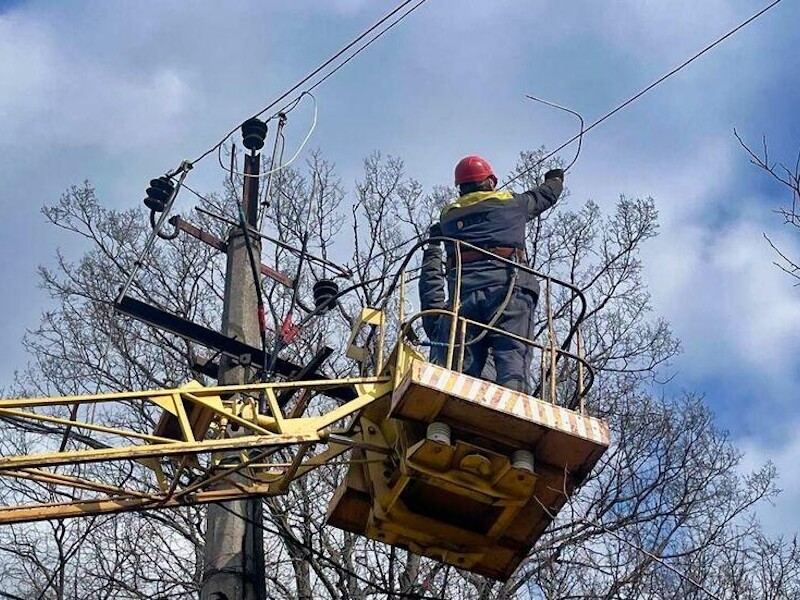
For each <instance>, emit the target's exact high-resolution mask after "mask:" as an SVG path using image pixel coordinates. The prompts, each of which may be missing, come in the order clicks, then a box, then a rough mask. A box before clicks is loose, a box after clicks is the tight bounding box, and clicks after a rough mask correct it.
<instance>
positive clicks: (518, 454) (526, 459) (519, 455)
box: [511, 450, 533, 473]
mask: <svg viewBox="0 0 800 600" xmlns="http://www.w3.org/2000/svg"><path fill="white" fill-rule="evenodd" d="M511 466H512V467H514V468H515V469H522V470H524V471H528V473H533V452H531V451H530V450H516V451H514V453H513V454H512V455H511Z"/></svg>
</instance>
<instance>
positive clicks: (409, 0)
mask: <svg viewBox="0 0 800 600" xmlns="http://www.w3.org/2000/svg"><path fill="white" fill-rule="evenodd" d="M412 1H413V0H404V1H403V2H401V3H400V4H398V5H397V6H395V7H394V8H393V9H392V10H391V11H389V12H388V13H386V14H385V15H384V16H383V17H381V18H380V19H379V20H378V21H376V22H375V23H374V24H373V25H371V26H370V27H369V28H368V29H367V30H365V31H364V32H363V33H361V34H360V35H359V36H357V37H356V38H354V39H353V40H352V41H350V42H349V43H348V44H347V45H346V46H344V47H343V48H341V49H340V50H339V51H337V52H336V53H335V54H333V56H331V57H330V58H328V59H327V60H325V61H324V62H323V63H322V64H320V65H319V66H317V67H316V68H315V69H314V70H312V71H311V72H310V73H309V74H308V75H306V76H305V77H303V78H302V79H301V80H300V81H298V82H297V83H295V84H294V85H293V86H292V87H291V88H289V89H288V90H287V91H285V92H284V93H283V94H281V95H280V96H278V98H276V99H275V100H273V101H272V102H270V103H269V104H267V105H266V106H265V107H264V108H262V109H261V110H260V111H258V112H257V113H256V114H255V115H253V116H254V117H260V116H261V115H263V114H264V113H265V112H267V111H268V110H270V109H272V108H274V107H275V106H277V104H278V103H279V102H281V101H283V100H285V99H286V98H288V97H289V96H290V95H291V94H292V93H293V92H295V91H297V90H298V89H300V88H301V87H302V86H303V85H305V83H306V82H308V81H310V80H311V79H313V78H314V77H315V76H317V75H318V74H319V73H320V72H322V71H323V70H325V69H326V68H327V67H328V66H330V65H331V64H333V63H334V62H335V61H336V60H337V59H338V58H339V57H341V56H342V55H344V54H345V53H346V52H347V51H348V50H350V49H351V48H352V47H353V46H356V45H357V44H358V43H359V42H360V41H361V40H363V39H364V38H366V37H367V36H369V34H371V33H372V32H373V31H374V30H376V29H377V28H378V27H380V26H381V25H383V24H384V23H385V22H386V21H388V20H389V19H391V18H392V17H393V16H394V15H396V14H397V13H398V12H400V11H402V10H403V9H404V8H405V7H406V6H408V5H409V4H411V3H412ZM426 1H427V0H417V3H416V4H415V5H414V6H412V7H411V8H410V9H409V10H408V11H406V12H405V13H403V14H401V15H400V16H399V17H398V18H397V19H395V20H394V21H393V22H392V23H390V24H389V25H388V26H386V27H385V28H384V29H382V30H381V31H379V32H378V33H377V34H376V35H374V36H373V37H372V38H370V39H369V40H367V42H365V43H364V44H363V45H362V46H361V47H360V48H358V49H357V50H356V51H355V52H353V53H352V54H350V56H348V57H347V58H346V59H345V60H344V61H343V62H341V63H340V64H339V65H337V66H336V67H335V68H334V69H333V70H332V71H330V72H329V73H327V74H326V75H325V76H324V77H323V78H322V79H320V80H319V81H317V82H316V83H315V84H314V85H312V86H311V87H309V88H308V89H307V90H305V91H307V92H310V91H313V90H314V89H315V88H317V87H318V86H320V85H321V84H322V83H323V82H325V81H326V80H327V79H328V78H330V77H331V76H332V75H333V74H334V73H336V72H337V71H338V70H339V69H341V68H342V67H344V66H345V65H346V64H347V63H349V62H350V61H351V60H353V59H354V58H355V57H356V56H358V55H359V54H360V53H361V52H362V51H363V50H365V49H366V48H367V47H369V46H370V45H371V44H372V43H374V42H375V41H376V40H378V39H379V38H381V37H382V36H383V35H384V34H385V33H387V32H388V31H389V30H390V29H392V28H393V27H394V26H395V25H397V24H398V23H400V22H401V21H402V20H403V19H405V18H406V17H407V16H408V15H410V14H411V13H412V12H414V11H415V10H417V8H419V7H420V6H422V5H423V4H424V3H425V2H426ZM301 95H302V94H301ZM290 104H291V102H290ZM238 128H239V126H238V125H237V126H236V127H234V128H233V129H231V131H229V132H228V133H227V134H226V135H225V136H224V137H223V138H222V139H221V140H219V141H218V142H217V143H216V144H214V145H213V146H211V148H209V149H208V150H206V151H205V152H203V153H202V154H200V155H199V156H198V157H197V158H195V159H194V160H193V161H191V163H192V164H195V163H198V162H200V161H201V160H203V159H204V158H205V157H206V156H208V155H209V154H211V153H212V152H214V151H215V150H217V148H219V147H220V146H221V145H222V144H224V143H225V140H227V139H228V138H229V137H230V136H231V135H233V134H234V133H236V130H237V129H238ZM176 173H177V171H176V172H175V173H172V174H173V175H174V174H176Z"/></svg>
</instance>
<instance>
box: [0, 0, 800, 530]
mask: <svg viewBox="0 0 800 600" xmlns="http://www.w3.org/2000/svg"><path fill="white" fill-rule="evenodd" d="M389 6H390V3H387V2H374V1H373V2H367V1H366V0H336V1H330V2H325V3H321V2H314V1H312V0H292V1H289V0H283V1H277V0H276V1H273V2H269V3H265V2H257V1H255V0H253V1H245V0H239V1H235V2H226V3H211V2H194V3H192V4H191V5H190V6H187V4H186V3H185V2H177V1H168V0H167V1H161V2H137V3H132V2H129V3H121V2H117V3H110V2H101V1H99V0H96V1H93V2H90V1H87V2H81V1H77V0H76V1H73V2H69V3H65V2H55V1H53V2H45V1H42V2H35V1H34V2H22V1H14V2H3V1H0V150H2V155H3V160H2V161H0V182H1V183H2V186H0V190H2V191H0V194H2V206H3V208H4V215H3V216H4V218H3V219H2V221H0V240H1V241H0V251H2V255H3V259H2V262H0V268H2V275H3V278H4V280H5V281H6V282H12V283H9V284H7V290H8V291H7V292H6V294H4V295H3V297H2V299H0V308H2V311H3V314H4V316H5V318H4V319H3V321H2V323H0V336H1V337H2V339H3V340H4V347H5V352H4V354H3V356H2V358H0V384H2V382H7V381H9V380H10V378H11V376H12V373H13V371H14V369H15V368H17V367H19V366H21V365H22V364H24V361H25V360H26V358H25V356H24V354H23V352H22V349H21V346H20V339H21V337H22V335H23V333H24V330H25V328H28V327H34V326H35V325H36V323H37V320H38V314H39V312H40V311H41V310H42V308H43V307H44V306H46V304H47V301H48V300H47V298H46V297H44V295H43V293H42V292H41V290H39V289H38V288H37V287H36V278H35V271H36V267H37V265H38V264H41V263H47V262H48V261H51V260H52V257H53V255H54V253H55V250H56V248H57V247H61V248H62V249H64V250H65V251H66V252H67V253H77V252H78V250H79V248H77V247H76V246H75V244H76V241H75V240H74V239H71V238H68V237H64V236H63V235H60V234H59V233H58V232H56V231H54V230H53V229H52V228H48V227H47V226H46V225H45V223H44V219H43V217H42V216H41V215H40V214H39V208H40V207H41V205H42V204H43V203H46V202H52V201H55V200H56V199H57V198H58V196H59V194H60V193H61V192H62V191H63V190H65V189H66V188H67V187H68V186H69V185H71V184H76V183H80V182H81V181H82V180H83V179H86V178H88V179H90V180H91V181H92V182H93V183H94V184H95V185H96V186H97V188H98V190H99V194H100V197H101V199H102V200H103V202H105V203H107V204H108V205H109V206H113V207H118V208H127V207H130V206H138V204H139V202H140V201H141V197H142V191H143V189H144V187H145V185H146V183H147V180H149V179H150V178H151V177H153V176H155V175H157V174H159V173H163V172H164V171H165V170H167V169H168V168H171V167H173V166H175V165H177V163H178V162H179V161H180V160H181V159H182V158H189V157H193V156H196V155H197V154H198V152H199V151H200V150H202V149H204V148H205V147H207V146H209V145H210V144H212V143H213V142H215V141H216V139H218V137H219V136H220V135H221V134H222V133H224V132H225V131H227V130H228V129H230V128H231V127H232V126H233V125H234V124H235V123H237V122H239V121H241V119H242V118H243V117H244V116H246V115H247V114H249V113H252V112H254V110H255V109H257V108H259V107H260V106H262V105H263V104H265V103H266V100H269V99H271V98H273V97H275V96H276V95H277V94H278V93H279V92H281V91H283V90H284V89H286V88H287V87H288V86H289V85H290V84H292V83H293V82H294V81H295V80H296V79H298V78H299V77H300V76H301V75H302V74H304V73H306V72H307V71H308V70H309V69H310V68H311V67H312V66H314V65H316V64H317V63H318V62H319V61H320V60H321V59H323V58H325V57H327V56H328V55H329V54H330V53H331V52H332V51H334V50H335V49H337V48H338V47H340V46H341V45H342V44H343V43H344V42H345V41H347V40H349V39H350V38H351V37H353V36H354V35H355V34H356V33H358V32H360V31H361V30H363V29H364V28H365V27H366V26H368V25H369V24H371V23H372V22H373V21H374V20H375V19H376V18H377V17H378V16H379V15H380V14H382V13H383V12H385V11H386V10H387V9H388V7H389ZM761 6H763V4H762V3H760V2H753V1H749V0H748V1H744V0H706V1H704V2H702V3H698V2H695V1H694V0H674V1H673V2H663V1H655V0H614V1H608V2H594V3H572V4H570V5H567V6H565V3H559V2H552V1H550V2H547V1H539V2H531V1H528V0H492V1H491V2H489V1H486V0H484V1H483V2H477V1H475V0H465V1H460V2H458V3H454V2H448V1H445V0H429V1H428V3H427V4H426V5H425V6H424V7H423V8H421V9H420V10H419V11H417V12H416V13H415V14H414V15H413V16H412V17H410V18H409V19H408V20H407V21H406V22H404V23H403V24H402V25H401V26H399V27H397V28H395V30H393V31H392V32H391V33H390V34H389V35H388V36H386V37H385V38H384V39H383V40H382V41H381V42H380V43H379V44H377V45H376V46H374V48H373V49H371V50H370V51H369V52H367V53H365V54H364V55H362V56H360V57H359V58H358V59H356V61H354V62H353V63H352V64H351V65H349V66H348V67H346V69H345V70H343V71H341V72H340V73H339V74H337V76H335V77H334V78H333V79H331V80H330V81H329V82H327V83H326V84H325V85H324V86H323V87H321V88H320V89H319V91H318V93H317V97H318V99H319V125H318V127H317V129H316V131H315V133H314V136H313V138H312V141H311V144H310V145H311V146H312V147H317V148H320V149H321V150H322V151H323V152H324V154H325V155H326V156H328V157H330V158H331V159H333V160H334V161H335V162H336V164H337V166H338V168H339V171H340V173H341V174H342V176H343V180H344V182H345V184H346V185H348V186H351V188H352V184H353V183H354V181H355V178H356V177H357V176H358V173H359V172H360V169H361V161H362V159H363V158H364V157H365V156H366V155H367V154H369V153H370V152H371V151H373V150H376V149H378V150H381V151H382V152H385V153H392V154H395V155H398V156H401V157H402V158H404V159H405V161H406V164H407V167H408V170H409V172H410V173H412V174H414V175H415V176H416V177H417V178H418V179H419V180H420V181H421V182H422V183H423V184H424V185H426V186H432V185H434V184H441V183H449V180H450V177H451V169H452V165H453V164H454V163H455V161H456V160H457V159H458V158H459V157H460V156H462V155H464V154H468V153H473V152H479V153H482V154H484V155H486V156H487V157H488V158H489V159H491V161H492V162H493V163H494V165H495V167H496V168H497V169H498V171H499V172H501V173H507V172H508V171H509V170H510V169H511V168H512V166H513V163H514V160H515V157H516V153H517V152H518V151H519V150H520V149H523V148H532V147H536V146H539V145H540V144H545V145H548V146H550V147H555V146H557V145H559V144H560V143H561V141H563V140H564V139H566V138H568V137H570V136H571V135H572V133H573V132H574V127H575V125H574V123H573V121H572V120H571V118H570V117H568V116H567V115H563V114H561V113H559V112H557V111H553V110H551V109H548V108H546V107H542V106H538V105H534V104H532V103H530V102H529V101H527V100H525V99H524V94H525V93H532V94H535V95H538V96H541V97H544V98H548V99H550V100H553V101H556V102H559V103H562V104H565V105H567V106H570V107H572V108H574V109H576V110H578V111H580V112H581V113H583V115H584V117H585V118H586V119H587V121H591V120H593V119H594V118H596V117H598V116H600V115H601V114H603V113H604V112H606V110H608V109H609V108H610V107H611V106H613V105H615V104H616V103H618V102H619V101H621V100H623V99H625V98H626V97H628V96H629V95H630V94H632V93H633V92H635V91H636V90H638V89H639V88H641V87H642V86H644V85H646V84H647V83H649V82H650V81H652V80H653V79H655V78H656V77H658V76H659V75H661V74H662V73H663V72H665V71H667V70H669V69H670V68H671V67H672V66H674V65H675V64H677V63H679V62H681V61H682V60H683V59H684V58H686V57H687V56H689V55H690V54H692V53H693V52H694V51H696V50H697V49H699V48H701V47H702V46H704V45H705V44H706V43H708V42H709V41H711V40H712V39H713V38H715V37H716V36H717V35H719V34H720V33H722V32H723V31H726V30H727V29H729V28H730V27H732V26H733V25H735V24H737V23H738V22H739V21H741V20H743V19H744V18H745V17H747V16H749V15H750V14H752V13H754V12H755V11H756V10H758V9H759V8H760V7H761ZM799 18H800V6H798V4H797V3H796V2H791V0H784V2H782V3H781V4H780V5H778V6H777V7H776V8H775V9H773V10H772V11H771V12H769V13H768V14H767V15H765V16H764V17H763V18H762V19H760V20H759V21H757V22H756V23H754V24H752V25H751V26H750V27H748V28H747V29H745V30H744V31H742V32H740V33H739V34H737V36H736V37H734V38H732V39H730V40H728V41H727V42H726V43H725V44H724V45H722V46H720V47H719V48H717V49H715V50H714V51H713V52H712V53H711V54H709V55H707V56H705V57H703V58H702V59H700V61H698V62H696V63H694V64H693V65H692V66H691V67H689V68H688V69H687V70H685V71H683V72H681V73H680V74H679V75H678V76H676V77H674V78H673V79H671V80H669V81H668V82H667V83H665V84H664V85H662V86H661V87H659V88H657V89H656V90H654V91H653V92H652V93H651V94H649V95H647V96H645V97H644V98H642V99H641V100H640V101H639V102H637V103H636V104H635V105H633V106H631V107H630V108H629V109H627V110H626V111H625V112H623V113H621V114H619V115H618V116H616V117H615V118H614V119H613V120H611V121H609V122H607V123H606V124H604V125H602V126H601V127H600V128H598V129H597V130H596V131H593V132H592V133H591V134H589V136H587V139H586V141H585V149H584V151H583V153H582V155H581V159H580V161H579V162H578V164H577V165H576V167H575V168H574V169H573V170H572V171H571V172H570V177H569V182H568V183H569V186H570V189H571V191H572V200H571V202H575V203H577V202H579V201H580V202H582V201H584V200H586V199H589V198H591V199H593V200H595V201H596V202H598V203H599V204H600V205H601V206H603V207H606V208H610V207H611V206H613V203H614V202H615V201H616V199H617V198H618V196H619V194H621V193H624V194H626V195H630V196H636V195H639V196H652V197H654V198H655V200H656V202H657V206H658V207H659V210H660V213H661V216H662V229H661V236H660V237H659V238H658V240H656V241H655V242H654V243H652V244H651V245H650V246H649V247H648V249H647V252H646V269H647V271H646V272H647V279H648V281H649V283H650V285H651V290H652V293H653V301H654V305H655V307H656V309H657V310H658V311H659V312H660V313H661V314H663V315H664V316H665V317H666V318H667V319H669V320H670V321H671V323H672V324H673V326H674V328H675V332H676V334H677V335H678V336H679V337H680V338H681V339H682V340H683V348H684V353H683V354H682V355H681V357H680V358H679V359H678V360H676V361H675V363H674V365H673V371H674V372H676V373H677V377H676V378H675V380H674V383H673V384H672V385H673V386H674V387H675V389H686V390H691V391H696V392H700V393H703V394H705V395H706V398H707V400H708V402H709V404H710V405H711V406H712V408H713V409H714V410H715V412H716V414H717V415H718V422H719V423H720V424H721V425H722V426H724V427H726V428H728V429H729V430H730V432H731V437H732V438H733V439H734V440H735V441H736V442H737V443H738V444H739V445H740V446H741V447H742V448H743V449H745V450H746V452H747V454H746V460H745V462H746V465H755V464H758V463H759V462H762V461H764V460H767V459H772V460H774V461H775V462H776V464H777V465H778V468H779V470H780V472H781V485H782V487H784V488H785V489H786V493H785V494H784V496H783V498H782V499H781V500H780V501H779V503H778V505H777V506H776V508H774V509H765V510H764V511H763V516H764V519H765V520H766V521H767V523H768V524H769V525H770V526H771V527H773V529H774V530H776V531H777V530H780V528H781V527H786V526H787V524H791V529H792V530H796V529H798V528H799V527H798V526H800V522H798V520H797V516H796V514H795V512H794V511H793V510H792V506H793V505H795V504H796V503H797V501H800V474H799V473H796V472H795V471H796V469H794V463H795V462H796V461H797V459H798V458H800V435H798V434H796V431H798V430H800V417H796V416H795V415H794V412H795V411H794V405H795V402H796V398H797V395H798V394H797V391H796V390H797V387H798V384H799V383H800V381H798V379H800V375H798V372H799V370H798V358H797V356H798V355H799V354H798V352H797V350H798V347H799V346H800V343H798V342H799V340H798V331H800V302H798V291H797V289H795V288H793V287H792V283H791V281H790V280H789V279H788V278H787V277H785V276H783V275H781V273H780V272H779V271H778V270H777V269H775V268H774V267H772V266H771V263H772V260H773V256H772V255H771V252H770V250H769V248H768V246H767V245H766V242H765V241H764V239H763V237H762V233H764V232H767V233H769V235H770V236H772V237H774V238H775V239H777V240H779V241H780V242H781V243H782V244H783V245H784V247H785V248H786V249H787V250H788V251H789V252H792V251H794V252H795V254H796V255H798V256H800V243H798V240H797V238H796V236H793V235H792V232H791V231H788V230H785V229H783V228H782V227H781V226H780V222H779V220H778V218H777V217H776V216H775V215H773V213H772V212H771V211H772V210H773V209H775V208H777V207H778V206H780V205H781V204H783V203H784V202H786V201H787V200H788V196H787V195H786V194H785V193H784V191H783V190H782V189H780V188H779V187H777V186H776V185H774V184H772V183H771V182H770V181H769V180H768V179H767V178H766V177H764V176H763V175H762V174H761V173H759V172H758V171H757V170H755V169H754V168H753V167H751V166H750V165H749V164H748V161H747V158H746V156H745V155H744V153H743V152H742V151H741V150H740V149H739V148H738V146H737V143H736V141H735V139H734V138H733V136H732V128H733V127H734V126H735V127H737V129H738V130H739V131H740V132H741V133H742V135H744V136H745V138H746V139H749V140H753V141H755V142H757V141H758V140H759V139H760V136H761V135H762V133H763V134H765V135H767V137H768V139H769V142H770V145H771V146H772V148H773V150H774V155H775V156H776V157H778V156H783V157H785V158H786V159H787V160H793V159H794V157H795V156H796V152H797V150H798V147H799V146H800V113H798V111H797V110H796V107H797V106H798V104H800V71H798V68H797V67H798V63H797V55H798V54H797V47H798V41H800V39H798V38H799V37H800V35H798V33H797V27H796V23H797V22H799V21H798V19H799ZM248 76H249V77H250V78H251V81H250V83H248V84H247V85H243V82H244V81H245V79H246V78H247V77H248ZM303 111H305V112H303ZM294 115H297V116H294V117H293V121H292V123H291V126H290V129H289V130H288V133H289V138H290V140H293V141H295V142H296V141H299V139H300V138H302V136H303V135H304V134H305V127H306V126H307V124H308V120H309V119H310V111H309V110H308V108H307V107H306V108H304V109H301V110H298V111H297V112H296V113H294ZM291 145H292V142H291V141H290V143H289V146H291ZM220 181H221V172H220V171H219V170H218V169H217V168H215V166H214V164H213V161H212V160H209V161H206V162H204V163H202V164H201V165H200V166H199V167H198V168H197V170H196V171H195V172H193V173H192V182H193V183H194V185H195V186H197V187H198V188H200V189H202V190H208V191H210V190H213V189H218V187H219V183H220ZM183 201H184V203H185V205H184V206H180V207H179V210H181V209H182V210H184V211H185V210H188V208H189V204H188V199H186V198H184V199H183Z"/></svg>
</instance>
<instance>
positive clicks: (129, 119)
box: [0, 12, 188, 151]
mask: <svg viewBox="0 0 800 600" xmlns="http://www.w3.org/2000/svg"><path fill="white" fill-rule="evenodd" d="M0 81H1V82H2V84H0V85H2V89H0V92H2V93H0V115H2V120H0V139H2V140H4V141H5V143H6V144H8V143H13V144H14V145H17V146H19V145H22V146H26V145H31V146H37V147H39V148H41V147H42V146H54V145H55V146H58V145H62V146H85V145H96V146H102V147H103V148H104V149H105V150H107V151H116V150H129V149H131V148H146V147H147V146H148V145H151V144H154V143H158V142H159V141H162V140H164V139H165V137H166V136H169V135H172V134H174V133H175V131H176V128H175V120H176V119H177V118H178V117H179V116H180V115H181V113H182V111H183V108H184V106H185V103H186V97H187V93H188V88H187V85H186V83H185V82H184V81H183V80H182V78H181V76H180V75H179V74H178V73H176V72H175V71H173V70H170V69H166V68H154V69H152V70H150V71H149V72H147V73H143V74H140V75H133V74H131V73H126V72H124V71H121V70H117V69H115V68H114V67H113V65H108V64H104V63H103V61H102V55H93V54H89V53H87V54H80V55H78V56H75V54H74V53H73V52H71V51H70V49H69V48H68V47H65V46H64V44H63V39H62V38H60V37H59V36H58V34H57V32H56V31H54V29H53V27H52V26H51V25H47V24H45V23H43V22H41V21H37V20H33V19H30V18H29V17H28V16H27V15H26V14H25V13H21V12H15V13H9V14H7V15H0ZM12 141H13V142H12ZM0 143H2V142H0Z"/></svg>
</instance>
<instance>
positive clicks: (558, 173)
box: [544, 169, 564, 183]
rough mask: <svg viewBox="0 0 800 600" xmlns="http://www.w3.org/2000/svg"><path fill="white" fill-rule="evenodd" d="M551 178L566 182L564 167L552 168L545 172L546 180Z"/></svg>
mask: <svg viewBox="0 0 800 600" xmlns="http://www.w3.org/2000/svg"><path fill="white" fill-rule="evenodd" d="M549 179H560V180H561V182H562V183H563V182H564V169H550V170H549V171H548V172H547V173H545V174H544V180H545V181H547V180H549Z"/></svg>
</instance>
